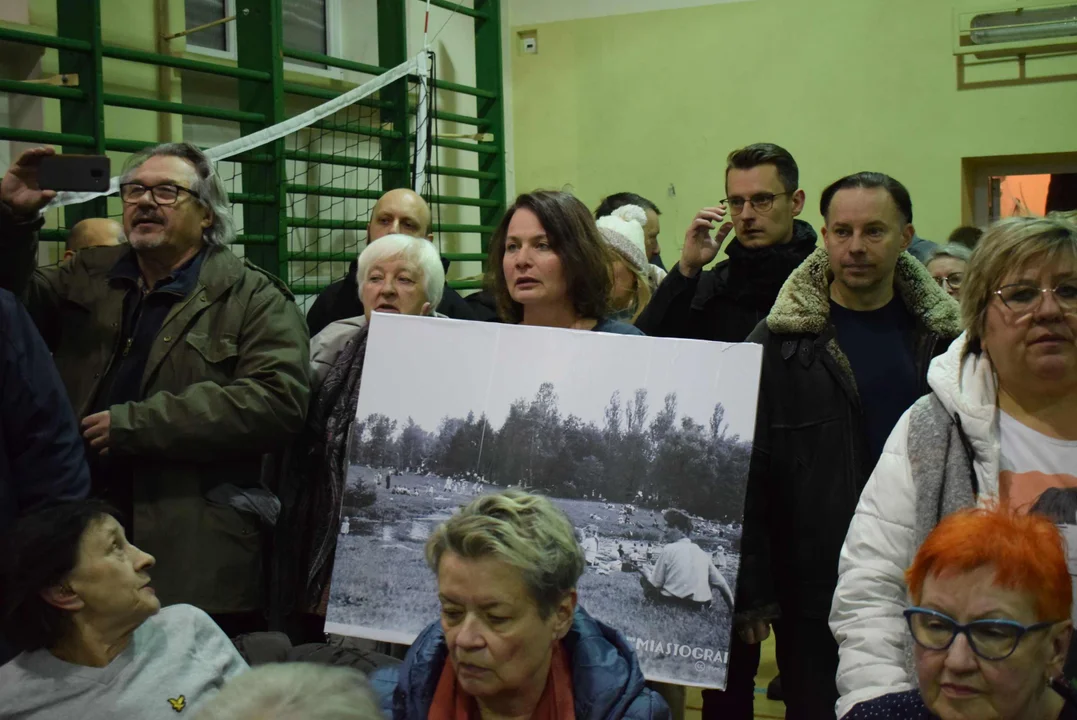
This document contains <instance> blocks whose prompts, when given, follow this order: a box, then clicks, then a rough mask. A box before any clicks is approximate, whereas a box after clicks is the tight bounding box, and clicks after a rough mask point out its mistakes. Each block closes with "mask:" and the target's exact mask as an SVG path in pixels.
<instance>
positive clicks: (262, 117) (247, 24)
mask: <svg viewBox="0 0 1077 720" xmlns="http://www.w3.org/2000/svg"><path fill="white" fill-rule="evenodd" d="M236 5H237V8H236V9H237V13H236V21H235V22H236V44H237V48H236V64H237V65H238V66H239V67H241V68H243V69H244V70H249V71H253V72H257V73H265V74H266V75H267V76H268V78H269V80H268V82H259V81H254V80H248V79H240V80H239V82H238V97H239V109H240V110H241V111H242V112H244V113H245V114H247V115H248V116H249V117H247V118H246V119H243V120H241V122H240V124H239V131H240V133H241V134H243V135H250V134H251V133H255V132H258V131H259V130H262V129H264V128H267V127H270V126H271V125H273V124H275V123H278V122H281V121H282V120H284V118H285V114H284V56H283V54H282V49H283V47H284V28H283V20H282V18H283V17H284V11H283V4H282V0H259V1H258V2H253V1H252V0H242V1H241V2H237V3H236ZM259 151H260V152H261V153H264V154H268V155H269V156H270V157H271V158H272V162H271V163H269V164H265V163H252V162H242V163H241V164H240V176H241V178H242V181H243V190H244V191H245V192H247V193H251V194H254V195H266V196H270V197H272V198H273V202H271V203H269V204H259V205H254V204H249V203H248V204H244V205H243V206H242V210H243V229H244V230H245V231H246V232H248V233H250V234H251V235H252V236H261V237H268V238H272V241H271V242H264V243H263V242H257V243H246V245H247V247H246V257H247V259H248V260H250V262H252V263H254V264H255V265H257V266H259V267H261V268H264V269H266V270H267V271H269V272H271V273H272V274H274V275H276V276H277V277H278V278H280V279H281V280H283V281H284V282H288V280H289V277H288V264H287V262H286V261H285V255H286V254H287V250H288V228H287V226H286V225H285V223H284V216H285V212H286V211H285V208H286V207H287V201H288V196H287V195H286V194H285V192H284V185H285V182H286V181H287V172H286V166H285V162H284V140H283V139H281V140H275V141H273V142H272V143H269V144H267V145H265V146H263V147H261V148H259Z"/></svg>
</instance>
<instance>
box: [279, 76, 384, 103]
mask: <svg viewBox="0 0 1077 720" xmlns="http://www.w3.org/2000/svg"><path fill="white" fill-rule="evenodd" d="M282 87H283V89H284V92H286V93H288V94H290V95H302V96H304V97H312V98H315V99H318V100H336V99H337V98H338V97H340V96H341V95H343V94H344V93H346V92H350V91H351V90H353V89H354V88H349V89H348V90H326V89H325V88H319V87H312V86H310V85H304V84H303V83H297V82H286V83H284V84H283V86H282ZM382 92H385V91H384V90H383V91H382ZM356 104H357V105H362V106H363V107H368V108H373V109H375V110H390V109H392V103H391V102H386V101H385V100H375V99H374V98H369V97H368V98H364V99H363V100H360V101H359V102H358V103H356Z"/></svg>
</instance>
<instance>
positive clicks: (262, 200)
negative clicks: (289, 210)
mask: <svg viewBox="0 0 1077 720" xmlns="http://www.w3.org/2000/svg"><path fill="white" fill-rule="evenodd" d="M228 201H229V202H234V203H241V204H243V203H245V204H248V205H273V204H274V203H275V202H276V201H277V197H276V195H258V194H255V193H228Z"/></svg>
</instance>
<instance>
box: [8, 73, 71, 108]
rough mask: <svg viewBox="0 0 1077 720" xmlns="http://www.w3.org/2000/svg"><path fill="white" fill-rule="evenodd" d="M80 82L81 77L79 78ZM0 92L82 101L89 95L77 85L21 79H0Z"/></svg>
mask: <svg viewBox="0 0 1077 720" xmlns="http://www.w3.org/2000/svg"><path fill="white" fill-rule="evenodd" d="M79 82H80V83H81V82H82V78H81V77H80V78H79ZM0 92H6V93H16V94H19V95H33V96H35V97H46V98H54V99H56V100H77V101H79V102H83V101H85V100H86V98H87V97H89V96H88V95H87V94H86V91H85V90H83V89H81V88H77V87H63V86H60V85H42V84H41V83H31V82H25V81H23V80H3V79H0Z"/></svg>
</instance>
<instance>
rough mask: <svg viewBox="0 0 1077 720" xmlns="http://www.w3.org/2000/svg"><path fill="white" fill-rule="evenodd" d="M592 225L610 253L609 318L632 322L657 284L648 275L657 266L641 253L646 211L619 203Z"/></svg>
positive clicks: (644, 253) (643, 252) (645, 304)
mask: <svg viewBox="0 0 1077 720" xmlns="http://www.w3.org/2000/svg"><path fill="white" fill-rule="evenodd" d="M595 224H596V225H597V226H598V232H599V235H601V236H602V240H603V242H605V244H606V247H607V249H608V250H609V254H610V271H611V275H612V277H613V288H612V289H611V291H610V308H611V309H612V312H611V314H610V317H611V318H612V319H614V320H620V321H622V322H627V323H634V322H635V321H636V318H638V317H639V316H640V313H642V312H643V308H645V307H647V303H649V302H650V301H651V294H652V293H653V292H654V289H655V287H657V285H658V283H657V282H656V281H655V278H654V276H653V275H652V274H651V271H652V270H658V268H657V267H655V266H654V265H651V264H650V263H649V262H647V254H646V252H645V248H646V238H645V237H644V233H643V226H644V225H646V224H647V213H646V212H645V211H644V209H643V208H641V207H640V206H639V205H622V206H621V207H619V208H617V209H616V210H614V211H613V213H612V214H610V215H605V216H603V217H600V218H599V219H598V220H596V221H595Z"/></svg>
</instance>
